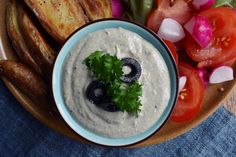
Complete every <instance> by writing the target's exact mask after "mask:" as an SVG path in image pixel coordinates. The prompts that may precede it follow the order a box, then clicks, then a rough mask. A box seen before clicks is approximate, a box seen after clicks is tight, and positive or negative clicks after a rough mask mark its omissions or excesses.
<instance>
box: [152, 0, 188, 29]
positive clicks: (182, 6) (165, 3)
mask: <svg viewBox="0 0 236 157" xmlns="http://www.w3.org/2000/svg"><path fill="white" fill-rule="evenodd" d="M156 3H157V6H158V7H157V9H156V10H154V11H153V12H152V13H151V14H150V16H149V18H148V22H147V27H148V28H150V29H151V30H153V31H154V32H157V31H158V29H159V27H160V24H161V22H162V20H163V19H164V18H167V17H169V18H172V19H175V20H176V21H178V22H179V23H180V24H185V23H186V22H187V21H188V20H189V19H190V18H191V17H192V10H191V8H190V6H189V5H188V3H187V2H185V0H175V1H174V2H173V5H171V1H170V0H157V1H156Z"/></svg>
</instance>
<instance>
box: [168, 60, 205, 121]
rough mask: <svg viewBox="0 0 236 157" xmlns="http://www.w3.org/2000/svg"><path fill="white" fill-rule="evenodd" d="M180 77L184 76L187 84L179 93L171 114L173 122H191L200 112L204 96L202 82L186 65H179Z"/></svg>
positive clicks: (195, 72) (192, 69)
mask: <svg viewBox="0 0 236 157" xmlns="http://www.w3.org/2000/svg"><path fill="white" fill-rule="evenodd" d="M179 74H180V76H186V77H187V82H186V84H185V86H184V88H183V89H182V90H181V91H180V94H179V98H178V101H177V104H176V106H175V108H174V110H173V112H172V114H171V120H172V121H174V122H186V121H190V120H192V119H193V118H194V117H195V116H196V115H197V114H198V113H199V112H200V110H201V106H202V100H203V96H204V82H203V81H202V80H201V78H200V77H199V75H198V73H197V71H196V70H195V69H194V68H193V67H191V66H190V65H188V64H186V63H181V62H180V63H179Z"/></svg>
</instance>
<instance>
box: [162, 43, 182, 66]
mask: <svg viewBox="0 0 236 157" xmlns="http://www.w3.org/2000/svg"><path fill="white" fill-rule="evenodd" d="M163 41H164V42H165V44H166V45H167V47H168V48H169V50H170V52H171V54H172V56H173V57H174V59H175V63H176V64H177V65H178V62H179V57H178V53H177V51H176V47H175V45H174V44H173V43H172V42H171V41H169V40H163Z"/></svg>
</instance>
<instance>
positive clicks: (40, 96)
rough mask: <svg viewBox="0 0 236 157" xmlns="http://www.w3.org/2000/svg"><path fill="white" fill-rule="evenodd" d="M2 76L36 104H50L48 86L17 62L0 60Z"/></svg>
mask: <svg viewBox="0 0 236 157" xmlns="http://www.w3.org/2000/svg"><path fill="white" fill-rule="evenodd" d="M0 76H4V77H6V78H7V79H8V80H9V81H10V82H11V83H12V84H14V85H15V86H16V87H17V88H19V89H20V90H21V91H22V92H23V93H24V94H26V95H27V96H29V97H30V98H31V99H32V100H33V101H35V102H36V103H39V102H40V103H42V104H45V105H46V104H48V102H49V100H50V99H49V98H50V97H49V93H48V89H47V85H46V84H45V82H44V81H43V80H42V79H41V78H40V77H39V76H38V75H37V74H36V73H34V72H33V71H32V70H31V69H29V68H28V67H27V66H25V65H23V64H21V63H18V62H15V61H7V60H0Z"/></svg>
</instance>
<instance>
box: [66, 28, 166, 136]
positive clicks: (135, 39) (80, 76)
mask: <svg viewBox="0 0 236 157" xmlns="http://www.w3.org/2000/svg"><path fill="white" fill-rule="evenodd" d="M96 50H100V51H104V52H107V53H109V54H111V55H117V57H118V58H120V59H121V58H124V57H130V58H134V59H136V60H137V61H138V62H139V64H140V65H141V67H142V74H141V77H140V78H139V80H138V81H139V82H140V83H141V84H142V97H141V103H142V107H141V112H140V114H139V116H138V118H135V116H133V115H130V114H129V113H127V112H121V111H118V112H108V111H105V110H103V109H101V108H99V107H97V106H96V105H94V104H93V103H91V102H90V101H89V100H88V99H87V97H86V95H85V91H86V88H87V86H88V85H89V83H90V82H91V81H92V80H95V79H96V78H93V76H92V74H91V72H90V71H89V69H88V68H87V67H86V65H85V64H83V63H82V62H83V60H84V59H85V58H87V57H88V56H89V55H90V54H91V53H92V52H94V51H96ZM62 80H63V92H64V93H63V94H64V101H65V103H66V104H67V106H68V108H69V110H70V111H71V112H72V114H73V116H74V117H75V118H76V119H77V121H78V122H79V123H80V124H81V125H82V126H84V127H85V128H87V129H89V130H91V131H93V132H95V133H98V134H102V135H105V136H109V137H115V138H118V137H128V136H132V135H136V134H138V133H141V132H144V131H145V130H147V129H148V128H150V127H151V126H152V125H153V124H154V123H155V122H157V120H158V119H159V118H160V116H161V115H162V113H163V112H164V110H165V108H166V106H167V104H168V102H169V98H170V78H169V73H168V69H167V66H166V64H165V61H164V59H163V58H162V56H161V54H160V52H159V51H158V50H157V49H156V48H154V46H153V45H151V44H150V43H149V42H147V41H146V40H144V39H143V38H141V37H140V36H139V35H138V34H136V33H134V32H131V31H128V30H125V29H123V28H112V29H104V30H101V31H97V32H94V33H91V34H89V35H88V36H86V37H84V38H83V39H81V40H80V41H79V42H78V43H77V44H76V45H75V46H74V47H73V48H72V50H71V51H70V54H69V55H68V57H67V60H66V63H65V65H64V75H63V79H62Z"/></svg>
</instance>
